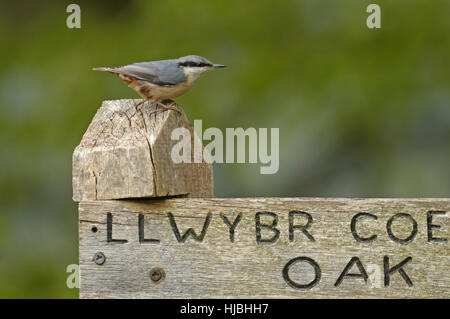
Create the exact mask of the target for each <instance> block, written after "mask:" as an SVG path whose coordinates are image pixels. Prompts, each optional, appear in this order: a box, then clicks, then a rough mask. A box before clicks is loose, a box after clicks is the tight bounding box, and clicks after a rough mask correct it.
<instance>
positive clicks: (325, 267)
mask: <svg viewBox="0 0 450 319" xmlns="http://www.w3.org/2000/svg"><path fill="white" fill-rule="evenodd" d="M292 211H297V212H304V213H308V214H310V216H311V218H312V221H311V224H310V227H309V228H308V229H307V233H308V234H309V235H310V236H312V238H314V241H311V238H309V237H308V236H307V235H306V234H305V233H303V232H302V231H301V229H294V231H293V233H292V234H291V236H293V238H291V239H293V241H291V240H290V235H289V212H292ZM449 211H450V199H318V198H317V199H316V198H231V199H230V198H220V199H218V198H211V199H203V198H198V199H189V198H183V199H169V200H157V199H153V200H134V201H130V200H117V201H85V202H81V203H80V204H79V219H80V224H79V227H80V228H79V235H80V274H81V288H80V297H81V298H119V297H120V298H212V297H213V298H449V297H450V259H449V244H448V239H449V218H448V217H449ZM258 212H260V213H261V212H271V213H274V214H276V216H277V218H278V222H277V225H276V228H277V229H278V230H279V232H280V233H279V237H278V239H277V240H276V241H275V242H272V243H267V242H265V243H264V242H260V243H258V242H257V235H256V234H257V226H256V225H257V222H256V219H257V218H256V214H257V213H258ZM362 212H364V213H369V214H373V215H374V216H376V218H377V219H374V217H373V216H372V217H367V215H364V216H363V217H362V218H361V219H359V220H358V221H357V223H356V225H355V231H356V233H357V234H358V235H359V236H360V237H363V238H369V237H371V236H373V235H376V236H377V237H376V239H373V238H372V239H373V240H372V241H367V242H364V241H363V242H362V241H358V240H356V239H355V237H354V236H353V235H352V231H351V221H352V218H353V217H354V216H355V215H356V214H358V213H362ZM430 212H431V213H430ZM108 213H110V214H111V216H112V223H111V229H112V233H111V238H112V239H124V240H127V242H126V243H119V242H108V241H107V233H108V231H107V226H108V225H107V224H108V223H107V214H108ZM169 213H171V214H172V215H173V219H174V220H175V223H176V225H177V227H178V228H179V232H180V236H182V235H183V234H184V233H185V232H186V230H187V229H188V228H189V227H192V228H193V229H194V231H195V233H196V234H197V235H200V234H201V231H202V228H203V227H204V225H205V218H206V217H207V216H208V214H210V222H209V225H207V229H206V232H205V233H204V238H203V240H202V241H196V240H193V238H192V237H191V236H190V237H189V238H186V239H185V241H184V242H183V243H180V242H179V241H178V240H177V238H176V236H175V233H174V227H173V225H171V222H170V217H169ZM239 214H241V220H240V222H239V223H238V224H237V226H236V229H235V233H234V241H233V242H232V241H231V240H230V230H229V227H228V226H227V224H226V223H225V222H224V217H222V216H226V217H227V218H228V219H229V221H230V222H231V223H233V221H234V220H235V218H236V216H238V215H239ZM398 214H403V215H398ZM405 214H408V215H409V217H408V216H407V215H405ZM139 215H141V216H142V217H139ZM221 215H222V216H221ZM393 216H395V217H394V219H393V221H392V222H391V223H390V222H389V220H390V219H391V218H392V217H393ZM430 216H431V218H430ZM139 218H141V221H142V220H143V226H142V229H143V230H144V234H143V236H142V234H141V241H142V239H143V238H145V239H147V240H150V239H153V240H159V242H151V241H146V242H140V239H139V226H138V225H139V222H138V221H139ZM272 221H273V219H272V217H271V216H269V215H267V214H266V215H264V214H263V215H260V226H262V225H266V224H271V222H272ZM307 222H308V217H307V215H305V214H303V215H302V214H299V215H294V217H293V220H292V224H295V225H303V226H305V225H306V223H307ZM414 222H416V223H417V227H416V233H415V235H414ZM388 224H391V225H390V232H391V234H389V232H388V230H387V225H388ZM438 226H440V228H438ZM95 230H96V232H94V231H95ZM274 234H275V233H274V232H273V231H271V230H269V229H267V228H264V226H262V229H261V240H267V239H269V238H270V237H271V236H273V235H274ZM411 234H413V235H414V236H413V238H410V240H409V241H406V242H401V241H402V240H403V239H406V238H407V237H409V236H410V235H411ZM430 236H431V237H430ZM395 238H397V239H395ZM439 238H440V239H441V240H439ZM444 239H447V241H446V242H445V241H444ZM97 252H102V253H103V254H104V255H105V256H106V261H105V263H104V264H102V265H97V264H96V263H95V262H94V261H93V257H94V255H95V254H96V253H97ZM302 256H303V257H308V258H311V259H312V260H313V261H314V262H315V263H317V264H318V266H319V268H320V280H319V281H318V283H317V284H316V285H315V286H313V287H312V288H310V289H298V287H297V288H296V287H294V286H292V285H290V284H289V283H288V281H287V280H286V278H285V277H283V269H284V268H285V267H286V264H288V262H289V261H291V260H293V259H294V258H297V257H302ZM354 257H357V258H358V260H359V261H360V262H361V265H362V267H363V268H364V271H365V272H366V273H367V276H368V280H367V282H365V280H364V278H362V277H351V276H346V277H343V278H342V280H341V282H340V283H339V284H338V285H337V286H336V283H337V281H338V278H339V277H340V276H341V275H342V273H343V271H344V269H345V267H346V265H347V264H348V263H349V262H350V261H351V260H352V258H354ZM386 258H388V262H389V265H388V266H387V267H386ZM409 258H410V260H409ZM353 260H355V259H353ZM405 260H406V264H405V265H403V267H402V268H401V269H402V271H404V273H405V274H406V275H407V276H408V278H409V279H410V281H411V284H412V286H411V287H410V286H408V283H407V280H405V278H404V277H402V274H401V271H398V270H397V271H396V270H395V269H394V270H393V272H392V273H391V274H390V275H389V276H386V274H385V269H386V270H389V269H391V270H392V267H394V266H395V265H397V264H399V263H401V262H402V261H405ZM408 260H409V261H408ZM357 266H358V265H357V264H354V265H353V266H352V267H351V269H349V273H352V274H361V270H360V269H358V267H357ZM156 267H159V268H161V269H163V270H164V272H165V278H164V280H162V281H161V282H159V283H158V284H155V283H153V282H152V280H151V279H150V270H151V269H153V268H156ZM288 276H289V278H290V279H291V280H292V281H293V282H294V283H297V284H308V283H309V282H310V281H312V280H313V279H314V277H315V273H314V270H313V268H312V267H311V265H310V264H308V263H307V262H297V263H294V264H293V265H292V266H291V268H290V269H289V271H288ZM387 277H389V284H388V285H386V282H385V281H386V279H387Z"/></svg>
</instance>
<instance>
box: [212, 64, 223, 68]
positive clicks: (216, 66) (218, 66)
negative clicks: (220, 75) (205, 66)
mask: <svg viewBox="0 0 450 319" xmlns="http://www.w3.org/2000/svg"><path fill="white" fill-rule="evenodd" d="M212 67H213V68H217V69H219V68H224V67H226V65H223V64H213V66H212Z"/></svg>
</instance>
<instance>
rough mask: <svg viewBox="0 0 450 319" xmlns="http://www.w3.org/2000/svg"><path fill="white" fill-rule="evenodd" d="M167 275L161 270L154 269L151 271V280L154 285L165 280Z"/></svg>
mask: <svg viewBox="0 0 450 319" xmlns="http://www.w3.org/2000/svg"><path fill="white" fill-rule="evenodd" d="M165 277H166V273H165V272H164V270H163V269H161V268H153V269H152V270H150V279H151V280H152V281H153V283H155V284H157V283H160V282H161V281H163V280H164V278H165Z"/></svg>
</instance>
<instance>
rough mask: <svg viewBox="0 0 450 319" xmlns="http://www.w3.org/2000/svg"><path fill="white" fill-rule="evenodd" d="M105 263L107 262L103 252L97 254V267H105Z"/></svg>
mask: <svg viewBox="0 0 450 319" xmlns="http://www.w3.org/2000/svg"><path fill="white" fill-rule="evenodd" d="M105 261H106V257H105V255H104V254H103V253H102V252H101V251H99V252H97V253H95V255H94V262H95V263H96V264H97V265H103V264H104V263H105Z"/></svg>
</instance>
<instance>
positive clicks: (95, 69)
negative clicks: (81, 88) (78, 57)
mask: <svg viewBox="0 0 450 319" xmlns="http://www.w3.org/2000/svg"><path fill="white" fill-rule="evenodd" d="M92 70H94V71H103V72H108V71H112V68H108V67H104V66H102V67H99V68H92Z"/></svg>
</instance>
